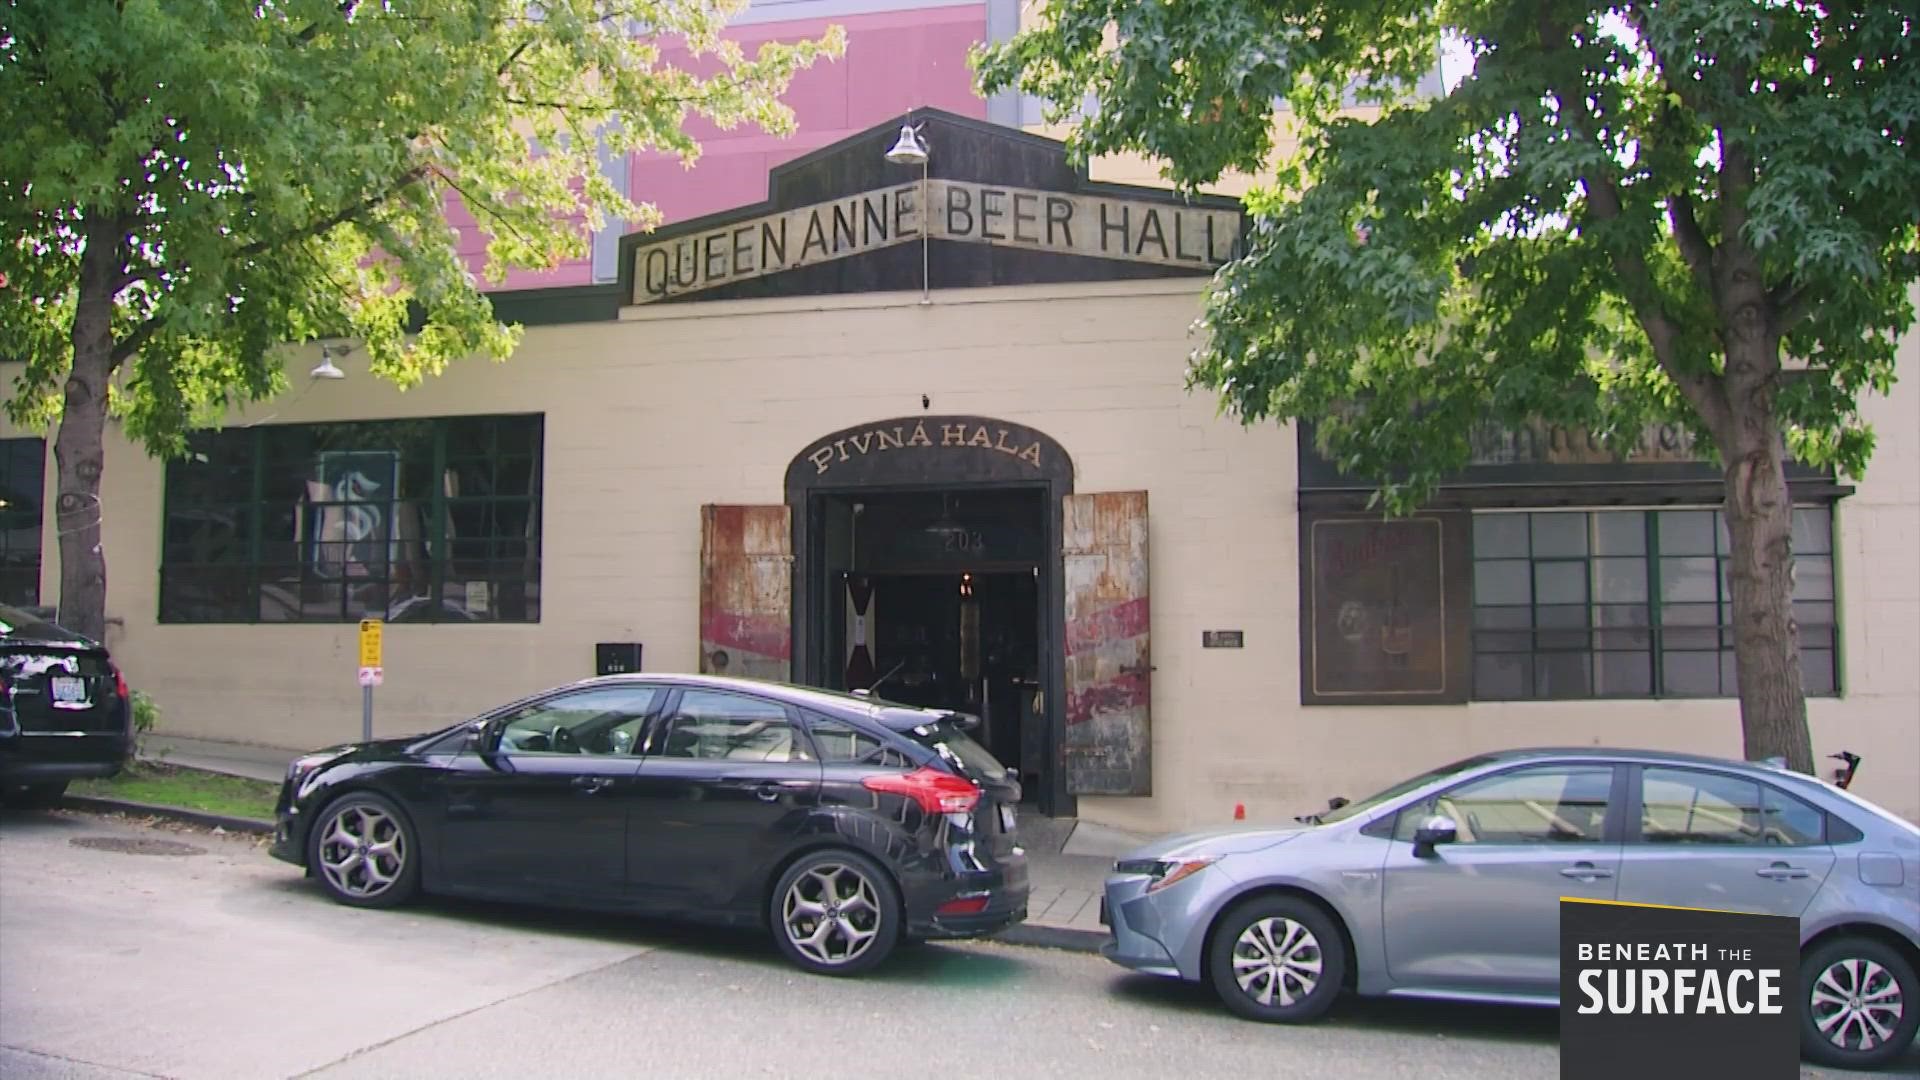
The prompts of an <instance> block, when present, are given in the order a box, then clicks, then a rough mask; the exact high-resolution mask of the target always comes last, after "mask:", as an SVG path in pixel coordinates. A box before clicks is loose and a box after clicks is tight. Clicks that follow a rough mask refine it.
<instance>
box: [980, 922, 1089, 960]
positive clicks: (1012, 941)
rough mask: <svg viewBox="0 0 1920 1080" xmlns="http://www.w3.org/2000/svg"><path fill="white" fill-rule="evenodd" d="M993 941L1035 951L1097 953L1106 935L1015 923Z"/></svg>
mask: <svg viewBox="0 0 1920 1080" xmlns="http://www.w3.org/2000/svg"><path fill="white" fill-rule="evenodd" d="M993 940H995V941H999V942H1004V943H1005V944H1008V945H1025V946H1028V947H1030V948H1036V949H1065V950H1066V951H1068V952H1080V953H1098V952H1099V951H1100V946H1101V945H1103V944H1105V943H1106V940H1107V935H1106V932H1105V931H1100V930H1070V929H1068V928H1067V927H1064V926H1041V925H1038V924H1035V923H1016V924H1014V925H1013V926H1010V927H1008V928H1007V929H1005V930H1002V931H1000V932H999V933H998V934H995V935H993Z"/></svg>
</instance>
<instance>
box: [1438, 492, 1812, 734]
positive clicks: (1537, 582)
mask: <svg viewBox="0 0 1920 1080" xmlns="http://www.w3.org/2000/svg"><path fill="white" fill-rule="evenodd" d="M1793 551H1794V593H1793V608H1794V618H1795V619H1796V620H1797V621H1798V623H1799V626H1800V662H1801V677H1802V681H1803V683H1804V685H1805V687H1806V692H1807V693H1808V694H1816V695H1833V694H1836V693H1838V692H1839V665H1838V652H1839V649H1838V633H1837V630H1836V625H1837V623H1836V619H1835V617H1834V591H1833V517H1832V512H1831V510H1829V509H1828V508H1827V507H1824V506H1821V507H1811V506H1809V507H1798V508H1796V509H1795V510H1794V512H1793ZM1727 561H1728V545H1727V527H1726V519H1725V516H1724V515H1723V514H1722V513H1721V512H1720V511H1718V510H1713V509H1707V508H1700V509H1684V510H1597V511H1558V510H1556V511H1537V512H1526V513H1498V512H1487V513H1477V514H1475V515H1474V518H1473V628H1474V629H1473V654H1474V655H1473V661H1474V663H1473V696H1474V697H1475V698H1477V699H1480V700H1520V699H1536V698H1592V697H1624V698H1636V697H1639V698H1645V697H1731V696H1734V695H1735V694H1737V693H1738V687H1737V684H1736V682H1735V676H1734V659H1733V625H1732V624H1733V601H1732V597H1731V595H1730V593H1729V591H1728V586H1727Z"/></svg>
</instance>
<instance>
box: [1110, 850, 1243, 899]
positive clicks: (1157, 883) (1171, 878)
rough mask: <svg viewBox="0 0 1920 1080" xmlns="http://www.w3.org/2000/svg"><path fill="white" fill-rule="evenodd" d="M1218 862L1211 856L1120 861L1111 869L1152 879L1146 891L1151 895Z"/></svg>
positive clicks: (1216, 858)
mask: <svg viewBox="0 0 1920 1080" xmlns="http://www.w3.org/2000/svg"><path fill="white" fill-rule="evenodd" d="M1219 861H1220V859H1219V857H1218V856H1213V855H1210V856H1207V857H1205V858H1199V859H1122V860H1120V861H1119V862H1117V863H1114V864H1113V869H1114V872H1116V873H1120V874H1141V875H1144V876H1146V877H1149V878H1152V879H1153V880H1152V881H1151V882H1149V883H1148V885H1147V891H1148V892H1150V893H1153V892H1159V891H1160V890H1161V889H1164V888H1167V887H1168V886H1170V885H1173V884H1176V883H1178V882H1181V881H1185V880H1186V879H1187V878H1190V877H1192V876H1193V875H1195V874H1197V873H1199V872H1200V871H1202V870H1205V869H1206V868H1207V867H1209V866H1212V865H1213V864H1214V863H1216V862H1219Z"/></svg>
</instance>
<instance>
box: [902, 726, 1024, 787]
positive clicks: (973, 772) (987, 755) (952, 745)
mask: <svg viewBox="0 0 1920 1080" xmlns="http://www.w3.org/2000/svg"><path fill="white" fill-rule="evenodd" d="M902 734H904V735H906V736H907V737H908V738H910V739H912V740H913V741H914V742H917V743H919V744H920V745H921V746H924V747H926V748H927V749H929V750H932V751H933V752H934V753H936V754H939V755H940V756H941V757H942V758H945V759H946V760H947V761H948V762H949V763H950V764H952V765H953V766H954V767H955V768H957V769H959V770H960V774H961V775H962V776H966V777H968V778H970V779H973V780H979V781H982V782H992V783H998V782H1001V781H1004V780H1005V779H1006V778H1007V767H1006V766H1005V765H1002V764H1000V759H998V758H996V757H994V756H993V752H992V751H990V750H988V749H987V748H986V747H984V746H981V745H980V744H979V743H977V742H975V741H974V740H973V737H972V736H971V735H968V734H967V733H966V732H965V731H963V730H961V728H960V725H958V724H956V723H954V722H953V721H951V720H936V721H934V722H932V723H930V724H921V725H919V726H918V727H914V728H910V729H908V730H907V731H905V732H903V733H902Z"/></svg>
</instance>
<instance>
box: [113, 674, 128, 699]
mask: <svg viewBox="0 0 1920 1080" xmlns="http://www.w3.org/2000/svg"><path fill="white" fill-rule="evenodd" d="M113 692H114V693H115V694H117V695H119V697H120V700H121V701H125V700H127V698H129V697H131V696H132V695H131V694H129V693H128V692H127V678H126V676H124V675H122V674H120V669H119V668H114V669H113Z"/></svg>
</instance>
